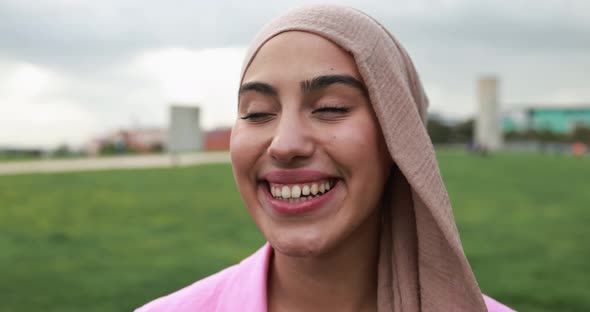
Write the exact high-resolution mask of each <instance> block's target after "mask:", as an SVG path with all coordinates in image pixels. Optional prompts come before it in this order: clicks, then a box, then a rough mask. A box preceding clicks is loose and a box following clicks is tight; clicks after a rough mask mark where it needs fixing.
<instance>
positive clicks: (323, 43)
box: [230, 31, 392, 256]
mask: <svg viewBox="0 0 590 312" xmlns="http://www.w3.org/2000/svg"><path fill="white" fill-rule="evenodd" d="M230 152H231V160H232V164H233V171H234V177H235V180H236V183H237V186H238V189H239V191H240V193H241V195H242V198H243V199H244V201H245V203H246V206H247V207H248V209H249V211H250V213H251V215H252V217H253V219H254V221H255V222H256V224H257V225H258V227H259V228H260V229H261V231H262V232H263V234H264V235H265V237H266V238H267V239H268V241H269V242H270V243H271V245H272V246H273V247H274V248H275V249H277V250H279V251H280V252H282V253H284V254H288V255H293V256H304V255H320V254H322V253H325V252H327V251H329V250H331V249H332V248H335V247H337V246H338V245H339V244H343V243H344V242H345V241H346V240H348V239H351V238H352V237H353V236H355V235H362V234H361V233H360V232H362V231H366V230H363V229H366V228H373V230H374V228H375V226H376V224H377V222H376V220H377V215H378V213H377V206H378V203H379V200H380V197H381V194H382V192H383V186H384V184H385V182H386V180H387V177H388V175H389V172H390V167H391V163H392V162H391V160H390V156H389V154H388V152H387V149H386V147H385V143H384V140H383V137H382V134H381V131H380V128H379V125H378V123H377V120H376V118H375V116H374V113H373V110H372V107H371V103H370V102H369V99H368V97H367V94H366V91H365V89H364V86H363V82H362V79H361V76H360V74H359V73H358V70H357V68H356V65H355V62H354V59H353V57H352V56H351V55H350V54H348V53H347V52H345V51H344V50H342V49H341V48H340V47H338V46H337V45H335V44H334V43H332V42H331V41H328V40H326V39H324V38H323V37H320V36H317V35H314V34H310V33H306V32H296V31H290V32H285V33H282V34H280V35H277V36H276V37H274V38H272V39H270V40H269V41H268V42H267V43H265V44H264V46H262V48H261V49H260V50H259V52H258V53H257V55H256V56H255V58H254V59H253V60H252V62H251V64H250V66H249V68H248V70H247V71H246V73H245V76H244V79H243V82H242V85H241V87H240V93H239V104H238V118H237V120H236V123H235V125H234V128H233V131H232V137H231V145H230ZM367 224H368V225H369V226H363V225H367Z"/></svg>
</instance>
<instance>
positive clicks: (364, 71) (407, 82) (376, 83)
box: [242, 5, 486, 312]
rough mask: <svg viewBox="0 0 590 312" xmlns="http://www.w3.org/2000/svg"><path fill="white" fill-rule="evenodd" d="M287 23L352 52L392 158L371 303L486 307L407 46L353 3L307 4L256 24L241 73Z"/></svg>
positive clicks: (397, 307) (399, 307) (406, 310)
mask: <svg viewBox="0 0 590 312" xmlns="http://www.w3.org/2000/svg"><path fill="white" fill-rule="evenodd" d="M286 31H305V32H310V33H313V34H316V35H319V36H322V37H324V38H326V39H328V40H330V41H332V42H334V43H336V44H337V45H338V46H340V47H341V48H342V49H344V50H346V51H348V52H349V53H351V54H352V56H353V57H354V60H355V63H356V66H357V68H358V70H359V73H360V74H361V76H362V78H363V81H364V83H365V85H366V87H367V90H368V94H369V98H370V102H371V103H372V105H373V109H374V111H375V114H376V116H377V119H378V121H379V124H380V126H381V130H382V132H383V136H384V138H385V141H386V144H387V148H388V150H389V153H390V154H391V156H392V159H393V161H394V162H395V164H396V166H394V167H395V168H394V169H393V170H392V171H393V172H392V175H391V176H390V181H389V184H388V186H387V187H386V189H385V193H386V195H387V196H386V198H385V199H384V201H383V204H384V209H383V222H382V225H381V230H380V231H381V234H380V239H381V241H380V250H379V264H378V265H379V268H378V290H377V291H378V294H377V297H378V299H377V300H378V302H377V305H378V311H379V312H384V311H395V312H416V311H425V312H430V311H486V308H485V304H484V301H483V298H482V295H481V291H480V289H479V287H478V285H477V282H476V280H475V277H474V276H473V272H472V271H471V267H470V266H469V263H468V262H467V259H466V257H465V254H464V252H463V248H462V246H461V241H460V238H459V234H458V231H457V227H456V225H455V220H454V217H453V213H452V209H451V205H450V202H449V198H448V194H447V191H446V189H445V187H444V184H443V182H442V179H441V176H440V171H439V168H438V164H437V161H436V158H435V153H434V148H433V146H432V143H431V141H430V138H429V136H428V134H427V132H426V111H427V107H428V99H427V97H426V94H425V93H424V90H423V88H422V84H421V82H420V80H419V77H418V74H417V73H416V70H415V68H414V65H413V63H412V61H411V59H410V57H409V56H408V54H407V52H406V51H405V50H404V48H403V47H402V46H401V45H400V44H399V42H398V41H397V40H396V39H395V38H394V37H393V36H392V35H391V34H390V33H389V32H388V31H387V30H386V29H385V28H384V27H383V26H381V25H380V24H379V23H378V22H377V21H375V20H374V19H372V18H371V17H369V16H368V15H366V14H364V13H362V12H360V11H358V10H356V9H353V8H348V7H341V6H335V5H308V6H303V7H299V8H296V9H293V10H291V11H289V12H287V13H286V14H284V15H282V16H280V17H278V18H276V19H275V20H273V21H271V22H270V23H269V24H267V25H266V26H264V27H263V29H262V30H261V31H260V32H259V33H258V35H257V36H256V37H255V39H254V41H253V42H252V44H251V46H250V49H249V50H248V52H247V55H246V58H245V62H244V66H243V68H242V79H243V77H244V74H245V72H246V70H247V68H248V66H249V65H250V63H251V62H252V60H253V58H254V56H255V55H256V53H257V52H258V50H259V49H260V47H262V46H263V45H264V43H265V42H267V41H268V40H269V39H271V38H272V37H274V36H276V35H278V34H280V33H283V32H286Z"/></svg>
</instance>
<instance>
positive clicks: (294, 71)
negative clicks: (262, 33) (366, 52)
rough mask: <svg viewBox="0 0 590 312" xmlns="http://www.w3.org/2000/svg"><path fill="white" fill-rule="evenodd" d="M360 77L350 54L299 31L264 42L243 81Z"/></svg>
mask: <svg viewBox="0 0 590 312" xmlns="http://www.w3.org/2000/svg"><path fill="white" fill-rule="evenodd" d="M331 74H345V75H350V76H352V77H355V78H357V79H358V80H360V81H362V78H361V76H360V74H359V72H358V70H357V67H356V64H355V61H354V58H353V57H352V55H351V54H350V53H348V52H346V51H344V50H343V49H342V48H340V47H339V46H338V45H336V44H335V43H333V42H332V41H330V40H328V39H325V38H324V37H321V36H319V35H315V34H312V33H308V32H302V31H288V32H284V33H281V34H278V35H277V36H275V37H273V38H271V39H270V40H268V41H267V42H266V43H265V44H264V45H263V46H262V47H261V48H260V49H259V50H258V53H257V54H256V55H255V57H254V59H253V60H252V62H251V63H250V66H249V67H248V69H247V70H246V72H245V74H244V79H243V82H244V83H247V82H249V81H266V82H269V83H282V82H291V81H292V82H295V83H299V82H300V81H302V80H305V79H309V78H312V77H317V76H321V75H331Z"/></svg>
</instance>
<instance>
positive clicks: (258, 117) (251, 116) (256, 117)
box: [240, 113, 275, 122]
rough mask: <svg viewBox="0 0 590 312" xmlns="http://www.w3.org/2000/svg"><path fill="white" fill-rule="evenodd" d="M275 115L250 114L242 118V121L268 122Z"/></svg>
mask: <svg viewBox="0 0 590 312" xmlns="http://www.w3.org/2000/svg"><path fill="white" fill-rule="evenodd" d="M274 115H275V114H271V113H249V114H246V115H245V116H242V117H240V119H243V120H248V121H253V122H260V121H266V120H267V119H269V118H272V117H273V116H274Z"/></svg>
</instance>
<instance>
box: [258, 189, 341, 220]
mask: <svg viewBox="0 0 590 312" xmlns="http://www.w3.org/2000/svg"><path fill="white" fill-rule="evenodd" d="M260 187H262V188H263V191H264V195H265V197H266V200H267V201H268V202H269V203H270V206H271V207H272V209H273V210H274V211H275V212H276V213H277V214H279V215H300V214H309V213H312V212H315V211H317V210H320V209H321V208H322V207H324V206H326V204H327V203H328V202H329V201H330V199H332V198H333V197H334V194H336V191H337V190H338V188H339V187H340V182H337V183H336V184H335V185H334V186H333V187H332V188H331V189H330V191H328V192H326V193H324V195H322V196H318V197H314V198H312V199H308V200H305V201H302V202H298V203H290V202H286V201H282V200H279V199H276V198H274V197H273V196H272V194H271V193H270V191H269V190H268V184H266V183H264V184H260Z"/></svg>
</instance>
